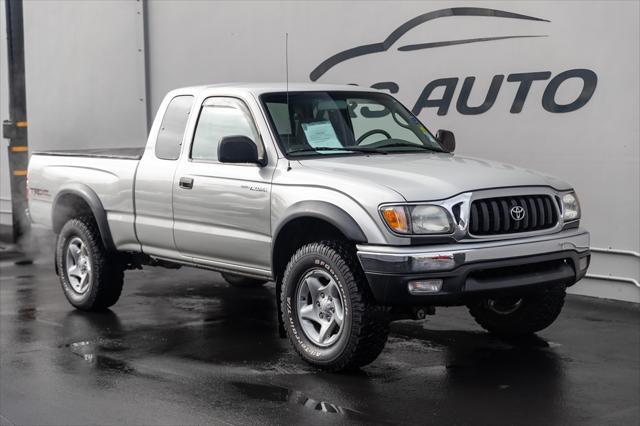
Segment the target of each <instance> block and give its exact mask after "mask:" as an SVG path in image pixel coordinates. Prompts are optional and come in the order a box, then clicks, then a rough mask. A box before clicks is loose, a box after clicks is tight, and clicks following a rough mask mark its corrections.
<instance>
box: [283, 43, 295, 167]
mask: <svg viewBox="0 0 640 426" xmlns="http://www.w3.org/2000/svg"><path fill="white" fill-rule="evenodd" d="M284 68H285V87H286V93H287V120H289V134H288V135H287V145H290V144H291V132H292V131H293V123H292V122H291V109H290V108H289V33H287V32H285V33H284ZM289 170H291V161H289V160H288V159H287V171H289Z"/></svg>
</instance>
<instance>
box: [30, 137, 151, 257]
mask: <svg viewBox="0 0 640 426" xmlns="http://www.w3.org/2000/svg"><path fill="white" fill-rule="evenodd" d="M143 150H144V149H143V148H108V149H80V150H64V151H51V152H37V153H34V155H32V156H31V158H30V159H29V171H28V178H29V188H30V196H29V211H30V212H31V219H32V221H33V222H34V223H36V224H40V225H43V226H45V227H46V228H52V226H53V215H52V213H53V210H52V209H53V204H54V203H55V201H56V199H57V197H58V196H59V195H60V193H62V192H70V193H73V194H91V193H93V194H95V197H96V198H98V199H99V201H100V203H101V204H102V206H101V208H103V209H104V211H105V213H106V215H107V220H108V221H109V226H110V228H111V229H110V231H111V234H112V238H113V242H114V244H115V246H116V248H118V249H122V248H125V249H127V248H129V249H131V248H134V249H135V248H137V245H136V244H137V240H136V237H135V230H134V218H135V214H134V205H133V181H134V178H135V173H136V170H137V167H138V164H139V160H140V158H141V157H142V153H143ZM85 196H86V195H85Z"/></svg>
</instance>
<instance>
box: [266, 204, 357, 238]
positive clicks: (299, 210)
mask: <svg viewBox="0 0 640 426" xmlns="http://www.w3.org/2000/svg"><path fill="white" fill-rule="evenodd" d="M283 217H284V218H283V219H282V220H281V221H280V223H279V224H278V225H277V226H276V230H275V232H274V233H273V235H274V239H275V238H277V236H278V234H279V233H280V231H281V230H282V228H283V227H284V226H285V225H287V224H288V223H289V222H291V221H292V220H295V219H297V218H300V217H312V218H315V219H322V220H325V221H327V222H329V223H330V224H331V225H333V226H335V227H336V228H337V229H338V230H340V232H342V233H343V234H344V235H345V236H346V237H347V238H348V239H349V240H351V241H354V242H356V243H366V242H367V237H366V235H365V234H364V232H362V228H360V225H358V223H357V222H356V221H355V220H354V219H353V218H352V217H351V215H350V214H349V213H347V212H346V211H344V210H342V209H341V208H340V207H338V206H336V205H335V204H331V203H327V202H326V201H300V202H298V203H295V204H293V205H292V206H291V207H289V208H288V209H287V210H286V211H285V213H284V215H283Z"/></svg>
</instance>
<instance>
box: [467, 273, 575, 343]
mask: <svg viewBox="0 0 640 426" xmlns="http://www.w3.org/2000/svg"><path fill="white" fill-rule="evenodd" d="M565 294H566V292H565V286H564V285H557V286H553V287H549V288H546V289H544V290H541V291H540V292H536V293H532V294H529V295H526V296H523V297H522V303H521V305H520V306H519V307H518V309H517V310H515V311H514V312H512V313H509V314H498V313H496V312H494V311H493V310H491V309H490V308H489V305H488V300H489V299H487V298H485V299H480V300H477V301H475V302H473V303H471V304H469V305H468V308H469V312H470V313H471V315H472V316H473V318H474V319H475V320H476V322H477V323H478V324H480V325H481V326H482V327H483V328H484V329H485V330H487V331H489V332H491V333H494V334H496V335H500V336H505V337H517V336H524V335H528V334H532V333H535V332H537V331H540V330H542V329H545V328H547V327H549V326H550V325H551V324H552V323H553V322H554V321H555V320H556V318H558V315H560V311H562V306H563V305H564V298H565Z"/></svg>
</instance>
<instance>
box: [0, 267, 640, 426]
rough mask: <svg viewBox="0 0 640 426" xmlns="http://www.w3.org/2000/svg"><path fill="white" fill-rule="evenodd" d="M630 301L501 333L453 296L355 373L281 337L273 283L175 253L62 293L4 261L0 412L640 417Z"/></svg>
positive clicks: (423, 418) (403, 326) (400, 419)
mask: <svg viewBox="0 0 640 426" xmlns="http://www.w3.org/2000/svg"><path fill="white" fill-rule="evenodd" d="M639 319H640V310H639V308H638V306H637V305H632V304H627V303H619V302H610V301H598V300H595V299H589V298H583V297H576V296H573V297H569V298H568V301H567V304H566V306H565V310H564V312H563V314H562V315H561V317H560V319H559V320H558V321H557V322H556V323H555V324H554V325H552V326H551V327H550V328H549V329H547V330H545V331H543V332H541V333H539V335H538V337H536V338H531V339H526V340H524V341H504V340H500V339H497V338H495V337H492V336H491V335H489V334H487V333H485V332H483V331H482V330H481V329H480V327H479V326H477V325H476V324H475V323H474V322H473V321H472V320H471V318H470V317H469V315H467V312H466V310H465V309H464V308H448V309H443V308H441V309H438V312H437V315H436V316H434V317H428V320H427V321H422V322H412V321H404V322H397V323H394V325H393V326H392V333H391V337H390V339H389V342H388V344H387V347H386V349H385V350H384V352H383V353H382V355H381V356H380V357H379V358H378V360H377V361H375V362H374V363H373V364H371V365H369V366H367V367H365V368H363V369H362V370H361V371H360V372H357V373H351V374H326V373H322V372H318V371H316V370H314V369H312V368H310V367H308V366H306V365H305V364H303V363H302V362H301V361H300V360H299V359H298V357H297V356H296V355H295V353H294V352H293V350H292V349H290V347H289V343H288V341H287V340H283V339H280V338H278V336H277V327H276V313H275V302H274V288H273V285H272V284H270V285H268V286H267V287H265V288H263V289H257V290H240V289H234V288H231V287H229V286H228V285H226V284H225V283H224V282H223V281H222V279H221V277H220V275H218V274H216V273H212V272H208V271H202V270H195V269H189V268H183V269H181V270H177V271H175V270H165V269H154V268H148V269H145V270H143V271H129V272H127V274H126V282H125V289H124V292H123V295H122V297H121V299H120V301H119V302H118V304H116V305H115V306H114V307H113V309H112V310H111V311H107V312H104V313H84V312H80V311H76V310H74V309H72V308H71V306H70V305H69V304H68V303H67V301H66V300H65V298H64V296H63V295H62V292H61V290H60V288H59V284H58V280H57V277H56V276H55V275H54V273H53V270H52V267H51V265H50V262H49V260H48V259H46V260H42V261H38V262H36V264H34V265H31V266H16V265H13V264H12V263H8V262H0V347H1V352H0V367H1V368H0V424H212V423H213V424H334V423H339V424H344V423H357V424H363V423H402V424H430V425H441V424H442V425H453V424H458V425H465V424H473V425H484V424H487V425H489V424H490V425H502V424H505V425H507V424H509V425H513V424H531V425H552V424H562V425H567V424H575V425H588V424H591V425H604V424H609V425H626V424H631V425H633V424H635V425H637V424H639V422H640V420H639V419H640V411H639V408H638V405H639V400H640V367H639V360H640V321H639Z"/></svg>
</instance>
